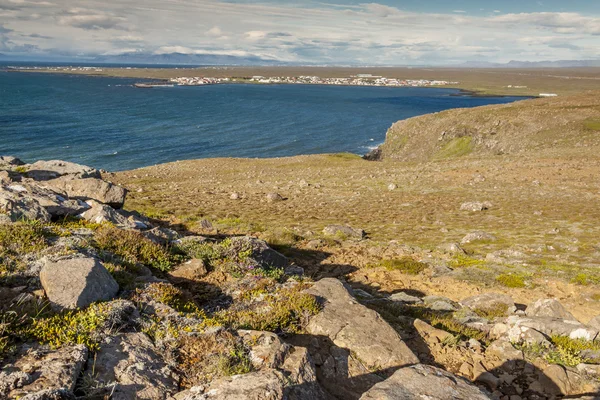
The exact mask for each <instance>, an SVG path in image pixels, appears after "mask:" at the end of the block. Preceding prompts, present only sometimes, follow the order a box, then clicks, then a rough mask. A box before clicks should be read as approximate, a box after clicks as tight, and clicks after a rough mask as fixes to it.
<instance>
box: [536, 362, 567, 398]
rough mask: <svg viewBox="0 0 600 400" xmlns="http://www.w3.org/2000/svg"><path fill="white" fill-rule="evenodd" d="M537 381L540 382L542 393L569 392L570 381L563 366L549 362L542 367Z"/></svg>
mask: <svg viewBox="0 0 600 400" xmlns="http://www.w3.org/2000/svg"><path fill="white" fill-rule="evenodd" d="M539 381H540V383H541V384H542V387H543V389H544V393H546V394H549V395H568V394H571V393H570V392H571V383H570V382H569V378H568V376H567V373H566V371H565V369H564V367H562V366H560V365H557V364H551V365H549V366H547V367H546V368H544V370H543V373H540V374H539Z"/></svg>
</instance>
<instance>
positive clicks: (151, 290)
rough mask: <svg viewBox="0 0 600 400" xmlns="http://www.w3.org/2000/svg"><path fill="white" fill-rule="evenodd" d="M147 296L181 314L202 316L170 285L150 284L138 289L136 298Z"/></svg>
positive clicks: (195, 306)
mask: <svg viewBox="0 0 600 400" xmlns="http://www.w3.org/2000/svg"><path fill="white" fill-rule="evenodd" d="M144 295H145V296H148V297H150V298H151V299H152V300H154V301H157V302H159V303H162V304H165V305H167V306H169V307H171V308H173V309H174V310H176V311H179V312H182V313H195V314H201V315H203V314H202V312H201V311H200V309H199V308H198V306H197V305H196V304H195V303H194V302H193V301H191V299H189V298H188V297H187V296H186V295H185V294H184V293H183V292H182V291H181V290H180V289H178V288H177V287H175V286H173V285H171V284H170V283H164V282H157V283H151V284H150V285H148V286H147V287H146V288H144V289H138V290H137V292H136V297H137V298H138V299H142V298H143V296H144Z"/></svg>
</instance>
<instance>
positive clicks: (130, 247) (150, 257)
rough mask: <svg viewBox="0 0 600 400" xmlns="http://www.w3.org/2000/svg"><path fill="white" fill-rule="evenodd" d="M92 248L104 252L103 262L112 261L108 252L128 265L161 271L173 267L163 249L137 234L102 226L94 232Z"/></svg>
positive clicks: (168, 255) (170, 258)
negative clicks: (139, 265)
mask: <svg viewBox="0 0 600 400" xmlns="http://www.w3.org/2000/svg"><path fill="white" fill-rule="evenodd" d="M93 245H94V247H96V248H97V249H98V250H100V251H101V252H104V256H105V257H103V258H104V261H113V260H112V259H111V257H110V255H108V254H106V252H109V253H111V254H114V255H116V256H117V257H118V258H119V259H120V261H122V262H124V263H128V264H132V265H135V264H143V265H147V266H149V267H151V268H155V269H158V270H161V271H168V270H170V269H171V268H172V267H173V263H174V259H173V256H172V255H171V253H170V252H169V251H168V250H167V249H166V248H164V247H162V246H160V245H158V244H156V243H154V242H152V241H151V240H149V239H147V238H146V237H144V235H142V234H141V233H139V232H135V231H127V230H122V229H118V228H114V227H110V226H102V227H101V228H99V229H98V230H97V231H96V232H94V242H93Z"/></svg>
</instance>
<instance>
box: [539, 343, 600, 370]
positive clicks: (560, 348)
mask: <svg viewBox="0 0 600 400" xmlns="http://www.w3.org/2000/svg"><path fill="white" fill-rule="evenodd" d="M550 341H551V342H552V345H553V346H554V347H553V348H551V349H549V350H548V351H547V352H546V353H545V354H544V359H545V360H546V361H547V362H549V363H551V364H559V365H563V366H565V367H575V366H577V365H578V364H580V363H582V362H586V359H585V358H584V357H582V356H581V352H582V351H584V350H600V343H598V342H596V341H589V340H584V339H571V338H569V337H567V336H552V337H551V338H550Z"/></svg>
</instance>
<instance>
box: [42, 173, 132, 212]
mask: <svg viewBox="0 0 600 400" xmlns="http://www.w3.org/2000/svg"><path fill="white" fill-rule="evenodd" d="M44 186H45V187H48V188H51V189H52V190H55V191H58V192H62V193H64V194H65V195H66V196H67V197H69V198H71V199H80V200H96V201H98V202H100V203H103V204H107V205H109V206H111V207H113V208H121V207H123V204H124V203H125V197H126V196H127V190H126V189H124V188H122V187H121V186H117V185H113V184H111V183H108V182H105V181H103V180H102V179H98V178H85V179H77V178H74V177H73V176H63V177H60V178H57V179H52V180H49V181H45V182H44Z"/></svg>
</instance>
